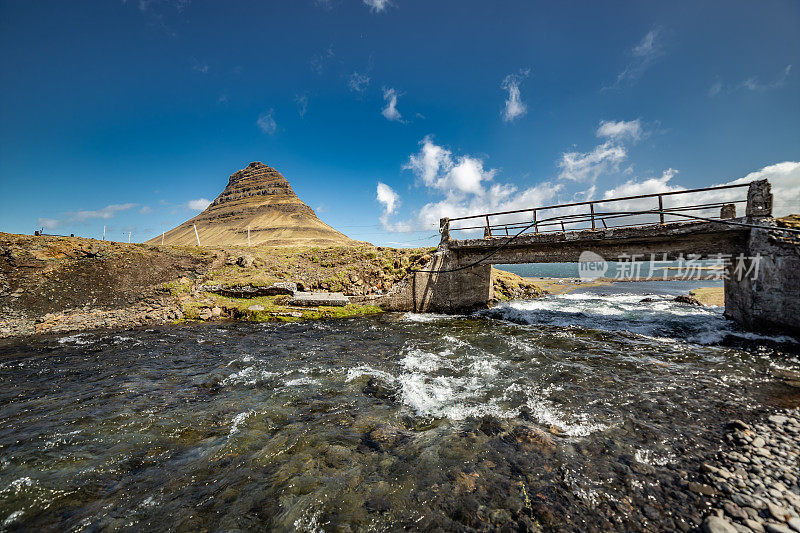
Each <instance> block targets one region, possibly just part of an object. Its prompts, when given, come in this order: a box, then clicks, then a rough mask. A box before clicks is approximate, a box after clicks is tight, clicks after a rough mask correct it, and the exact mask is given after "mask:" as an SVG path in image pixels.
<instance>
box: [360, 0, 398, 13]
mask: <svg viewBox="0 0 800 533" xmlns="http://www.w3.org/2000/svg"><path fill="white" fill-rule="evenodd" d="M364 4H365V5H367V6H369V10H370V11H372V12H373V13H381V12H383V11H386V9H387V8H388V7H390V6H392V5H393V4H392V2H391V0H364Z"/></svg>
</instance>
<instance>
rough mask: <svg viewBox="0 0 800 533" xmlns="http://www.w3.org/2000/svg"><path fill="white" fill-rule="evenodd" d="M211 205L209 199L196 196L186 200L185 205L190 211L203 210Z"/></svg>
mask: <svg viewBox="0 0 800 533" xmlns="http://www.w3.org/2000/svg"><path fill="white" fill-rule="evenodd" d="M210 205H211V200H207V199H206V198H198V199H197V200H189V201H188V202H186V207H187V208H189V209H191V210H192V211H205V210H206V209H207V208H208V206H210Z"/></svg>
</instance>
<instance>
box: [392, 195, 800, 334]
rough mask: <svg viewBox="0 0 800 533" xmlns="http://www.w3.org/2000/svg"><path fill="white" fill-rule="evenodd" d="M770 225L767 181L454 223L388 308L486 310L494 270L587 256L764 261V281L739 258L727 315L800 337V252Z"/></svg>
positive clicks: (444, 223) (444, 227) (447, 224)
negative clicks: (743, 269)
mask: <svg viewBox="0 0 800 533" xmlns="http://www.w3.org/2000/svg"><path fill="white" fill-rule="evenodd" d="M737 210H738V211H739V213H738V215H739V216H737ZM742 211H743V213H742ZM754 226H757V227H754ZM765 227H766V228H769V227H775V222H774V220H773V218H772V194H771V191H770V185H769V183H768V182H767V180H761V181H756V182H751V183H744V184H740V185H726V186H720V187H710V188H704V189H693V190H684V191H672V192H665V193H657V194H646V195H638V196H627V197H621V198H610V199H603V200H597V201H587V202H574V203H569V204H560V205H553V206H545V207H536V208H530V209H523V210H515V211H505V212H499V213H488V214H481V215H474V216H467V217H460V218H452V219H447V218H444V219H442V220H441V227H440V231H441V234H442V239H441V243H440V244H439V248H438V251H437V252H436V253H435V254H434V255H433V258H432V260H431V262H430V263H429V264H428V265H427V266H426V267H425V268H424V269H422V270H420V271H418V272H415V273H414V274H413V275H411V276H409V277H408V278H406V280H404V282H403V283H401V284H399V285H397V286H395V288H394V289H393V290H392V291H391V292H390V293H389V294H387V295H386V296H384V297H383V298H382V299H381V301H380V305H381V306H382V307H384V308H386V309H394V310H414V311H417V312H442V313H457V312H463V311H465V310H470V309H476V308H481V307H486V306H488V305H489V303H490V302H491V301H492V299H493V283H492V268H491V266H492V265H493V264H515V263H552V262H578V261H579V260H581V254H582V253H584V252H587V251H588V252H593V253H594V254H597V255H599V256H601V257H602V258H604V259H605V260H608V261H618V260H622V261H625V260H631V259H632V258H633V259H638V260H645V261H647V260H650V259H651V258H655V259H656V260H658V261H664V260H677V259H679V258H692V259H701V258H705V259H720V258H731V259H736V258H738V257H739V256H744V257H759V260H758V263H759V264H758V269H757V277H755V278H754V277H753V274H752V272H751V274H750V275H749V276H745V277H742V279H739V277H740V276H739V275H738V273H734V271H733V270H734V268H735V265H734V261H731V262H730V263H731V264H730V265H729V266H728V269H729V272H728V274H729V275H728V276H726V280H725V313H726V316H728V317H729V318H731V319H733V320H736V321H737V322H739V323H741V324H742V325H744V326H745V327H747V328H751V329H779V330H789V331H790V332H794V333H797V332H799V331H800V254H798V250H799V249H800V248H798V246H797V245H796V243H795V244H787V243H785V242H784V241H785V240H786V239H783V238H781V237H780V236H776V232H775V231H772V230H770V229H765ZM476 233H477V235H476ZM481 234H482V236H481ZM454 235H458V236H461V238H460V239H457V238H453V236H454ZM585 257H586V256H584V258H585ZM576 273H577V265H576Z"/></svg>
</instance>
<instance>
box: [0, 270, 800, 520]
mask: <svg viewBox="0 0 800 533" xmlns="http://www.w3.org/2000/svg"><path fill="white" fill-rule="evenodd" d="M676 283H677V284H678V285H675V284H676ZM681 283H683V285H681ZM707 285H708V282H699V284H698V282H695V283H694V285H692V284H691V283H690V282H658V283H619V284H615V285H612V286H610V287H608V286H606V287H594V288H587V289H584V290H579V291H575V292H572V293H569V294H564V295H560V296H548V297H546V298H542V299H538V300H531V301H514V302H509V303H505V304H502V305H500V306H498V307H496V308H494V309H490V310H486V311H483V312H479V313H476V314H474V315H470V316H457V317H452V316H438V315H430V314H411V313H406V314H402V313H388V314H383V315H378V316H374V317H368V318H358V319H346V320H329V321H314V322H311V321H309V322H299V323H265V324H249V323H198V324H184V325H178V326H172V327H158V328H150V329H140V330H133V331H122V332H120V331H100V332H91V333H79V334H75V335H60V336H59V335H50V336H39V337H34V338H28V339H25V340H13V339H10V340H9V339H7V340H4V341H0V530H8V531H12V530H17V529H20V530H23V529H24V530H37V531H56V530H58V531H63V530H68V531H83V530H88V531H117V530H123V531H124V530H129V531H134V530H137V531H138V530H179V531H180V530H187V531H188V530H202V529H207V530H209V531H220V530H227V531H231V530H263V529H274V530H282V531H290V530H304V531H323V530H324V531H358V530H361V531H366V530H370V531H374V530H397V529H403V528H406V529H415V530H432V529H437V528H438V529H444V530H464V531H466V530H473V529H485V528H486V527H488V526H489V525H490V524H491V525H494V526H498V527H504V526H505V527H507V528H512V529H514V530H517V529H520V530H525V529H528V530H538V529H539V528H542V529H544V530H580V531H607V530H663V529H674V528H678V527H681V525H682V524H690V525H691V524H696V523H699V518H700V516H702V509H703V508H702V506H703V502H702V500H701V499H700V498H699V497H698V496H697V495H695V494H693V493H690V492H687V490H686V489H685V483H686V480H687V478H688V477H690V476H691V472H692V471H693V469H695V470H696V467H697V464H698V463H699V461H701V460H702V459H703V457H705V456H706V455H707V454H709V453H713V451H714V450H716V449H717V448H718V445H719V439H720V435H721V434H722V426H723V424H724V423H725V422H726V421H727V420H730V419H731V418H742V419H747V418H749V417H753V416H755V415H757V414H759V413H763V412H765V411H769V410H771V409H774V408H776V407H784V406H794V405H797V403H798V394H797V390H796V389H794V390H793V389H790V388H788V387H787V386H784V385H782V384H781V383H779V382H777V381H776V380H774V379H773V378H772V377H771V371H772V370H773V369H774V368H778V367H779V368H792V369H800V359H798V354H799V353H800V348H798V344H797V343H796V342H795V341H793V340H792V339H789V338H786V337H766V336H760V335H755V334H751V333H745V332H741V331H738V330H737V328H736V327H734V326H733V325H732V324H731V323H730V322H728V321H726V320H725V319H724V318H723V317H722V310H721V309H719V308H703V307H694V306H687V305H682V304H678V303H675V302H673V301H671V299H670V298H668V297H667V295H671V294H678V293H686V292H687V291H688V289H689V288H692V287H694V286H707ZM646 296H650V297H654V298H655V301H649V302H641V300H642V299H643V298H645V297H646Z"/></svg>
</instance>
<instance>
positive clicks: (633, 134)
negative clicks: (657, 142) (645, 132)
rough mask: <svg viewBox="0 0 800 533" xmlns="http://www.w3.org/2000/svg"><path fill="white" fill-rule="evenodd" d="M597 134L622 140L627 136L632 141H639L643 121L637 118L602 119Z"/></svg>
mask: <svg viewBox="0 0 800 533" xmlns="http://www.w3.org/2000/svg"><path fill="white" fill-rule="evenodd" d="M597 136H598V137H600V138H606V139H611V140H615V141H621V140H624V139H626V138H628V139H630V140H632V141H638V140H639V139H640V138H641V137H642V123H641V121H640V120H639V119H638V118H637V119H636V120H629V121H625V120H620V121H617V122H615V121H613V120H601V121H600V126H599V127H598V128H597Z"/></svg>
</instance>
